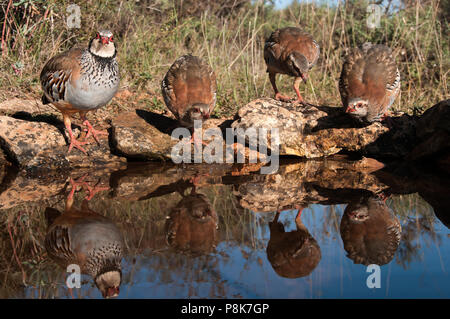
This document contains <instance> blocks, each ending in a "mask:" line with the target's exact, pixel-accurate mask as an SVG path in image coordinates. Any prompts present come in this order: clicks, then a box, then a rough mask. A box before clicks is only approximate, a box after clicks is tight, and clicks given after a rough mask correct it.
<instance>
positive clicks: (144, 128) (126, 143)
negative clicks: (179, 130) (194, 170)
mask: <svg viewBox="0 0 450 319" xmlns="http://www.w3.org/2000/svg"><path fill="white" fill-rule="evenodd" d="M151 115H154V116H156V117H157V119H155V120H154V121H155V122H154V124H152V123H151V122H150V121H151V120H152V119H153V118H152V116H151ZM161 121H163V122H164V121H165V122H166V123H169V125H172V121H171V120H170V119H169V118H165V117H163V116H161V115H158V114H155V113H150V112H145V111H141V112H139V113H136V112H129V113H125V114H120V115H119V116H117V117H116V118H114V119H113V120H112V122H111V127H112V143H113V146H114V148H115V149H116V150H117V151H118V152H119V154H121V155H124V156H126V157H127V158H134V159H140V160H170V158H171V157H170V153H171V150H172V147H173V146H174V145H175V144H176V143H177V142H176V141H175V140H172V139H171V137H170V135H169V134H167V133H166V132H165V131H161V130H159V129H158V122H159V123H160V124H161ZM169 125H166V126H163V127H164V128H165V129H166V128H168V126H169Z"/></svg>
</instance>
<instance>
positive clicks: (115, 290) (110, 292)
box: [103, 287, 120, 298]
mask: <svg viewBox="0 0 450 319" xmlns="http://www.w3.org/2000/svg"><path fill="white" fill-rule="evenodd" d="M119 292H120V289H119V287H109V288H108V289H106V293H105V295H104V296H103V297H104V298H112V297H117V296H118V295H119Z"/></svg>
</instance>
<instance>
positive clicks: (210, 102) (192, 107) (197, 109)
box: [161, 55, 217, 129]
mask: <svg viewBox="0 0 450 319" xmlns="http://www.w3.org/2000/svg"><path fill="white" fill-rule="evenodd" d="M216 89H217V84H216V75H215V74H214V71H213V70H212V68H211V67H210V66H209V65H208V64H206V63H204V62H203V61H202V60H201V59H200V58H198V57H196V56H193V55H183V56H181V57H179V58H178V59H177V60H176V61H175V62H174V63H173V64H172V66H171V67H170V68H169V71H167V74H166V76H165V77H164V79H163V81H162V83H161V90H162V94H163V97H164V102H165V103H166V105H167V107H168V109H169V110H170V111H171V112H172V113H173V115H175V117H176V118H177V120H178V121H179V122H180V124H181V125H183V126H186V127H187V128H190V129H192V128H193V126H194V121H195V120H203V119H208V118H209V116H210V115H211V113H212V111H213V110H214V107H215V105H216Z"/></svg>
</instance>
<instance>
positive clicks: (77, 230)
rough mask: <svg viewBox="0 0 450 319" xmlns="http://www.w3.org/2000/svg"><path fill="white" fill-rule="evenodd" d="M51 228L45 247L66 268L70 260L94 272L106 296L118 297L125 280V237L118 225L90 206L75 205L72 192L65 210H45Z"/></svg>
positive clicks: (85, 202) (94, 277)
mask: <svg viewBox="0 0 450 319" xmlns="http://www.w3.org/2000/svg"><path fill="white" fill-rule="evenodd" d="M45 215H46V218H47V223H48V229H47V234H46V236H45V242H44V244H45V248H46V250H47V253H48V255H49V256H50V258H52V259H53V260H54V261H55V262H56V263H58V264H59V265H60V266H62V267H63V268H64V269H66V267H67V266H68V265H70V264H76V265H78V266H79V267H80V270H81V273H83V274H88V275H90V276H92V278H93V279H94V282H95V284H96V286H97V287H98V289H99V290H100V292H101V293H102V296H103V297H104V298H109V297H116V296H117V295H118V294H119V287H120V284H121V281H122V270H121V260H122V251H123V247H124V242H123V237H122V234H121V232H120V230H119V229H118V228H117V226H116V225H115V224H114V223H113V222H112V221H111V220H110V219H109V218H107V217H104V216H102V215H100V214H98V213H96V212H94V211H92V210H91V209H90V208H89V207H88V201H87V200H84V201H83V203H82V205H81V209H76V208H74V207H73V193H71V195H70V196H69V197H68V198H67V201H66V207H65V211H64V213H62V214H61V213H60V212H59V211H58V210H56V209H54V208H50V207H47V209H46V210H45Z"/></svg>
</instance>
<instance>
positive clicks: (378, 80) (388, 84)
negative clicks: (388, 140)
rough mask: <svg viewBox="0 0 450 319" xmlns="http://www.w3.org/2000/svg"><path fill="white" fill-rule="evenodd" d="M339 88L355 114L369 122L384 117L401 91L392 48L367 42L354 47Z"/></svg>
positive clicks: (348, 111)
mask: <svg viewBox="0 0 450 319" xmlns="http://www.w3.org/2000/svg"><path fill="white" fill-rule="evenodd" d="M339 91H340V93H341V99H342V104H343V107H344V109H345V112H347V113H348V114H350V115H351V116H352V117H354V118H356V119H358V120H360V121H361V122H369V123H372V122H375V121H380V120H382V119H383V118H384V117H385V116H386V115H387V113H386V112H387V110H388V109H389V107H390V106H391V105H392V103H394V100H395V98H396V97H397V95H398V94H399V92H400V72H399V71H398V68H397V65H396V63H395V60H394V58H393V56H392V51H391V49H389V48H388V47H386V46H384V45H381V44H379V45H372V44H371V43H365V44H364V45H363V48H362V49H358V48H356V49H353V50H351V51H350V53H349V54H348V55H347V57H346V59H345V62H344V65H343V66H342V72H341V77H340V80H339Z"/></svg>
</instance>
